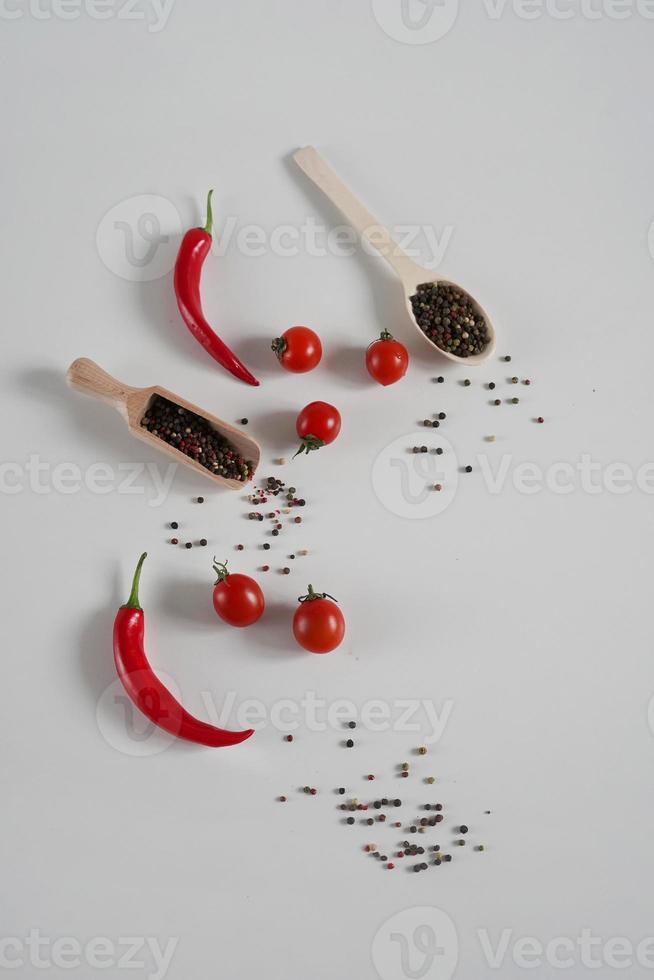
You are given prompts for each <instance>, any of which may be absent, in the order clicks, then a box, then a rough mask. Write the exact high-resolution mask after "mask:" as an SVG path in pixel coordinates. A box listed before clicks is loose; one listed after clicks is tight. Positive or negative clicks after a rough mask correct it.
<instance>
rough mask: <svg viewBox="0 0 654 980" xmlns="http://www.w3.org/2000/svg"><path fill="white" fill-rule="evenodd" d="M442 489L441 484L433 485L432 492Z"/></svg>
mask: <svg viewBox="0 0 654 980" xmlns="http://www.w3.org/2000/svg"><path fill="white" fill-rule="evenodd" d="M442 489H443V485H442V484H441V483H435V484H434V490H442Z"/></svg>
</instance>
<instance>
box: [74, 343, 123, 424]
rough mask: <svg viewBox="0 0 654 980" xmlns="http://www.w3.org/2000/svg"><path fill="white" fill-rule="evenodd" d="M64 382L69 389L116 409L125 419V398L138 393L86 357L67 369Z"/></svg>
mask: <svg viewBox="0 0 654 980" xmlns="http://www.w3.org/2000/svg"><path fill="white" fill-rule="evenodd" d="M66 380H67V381H68V384H69V385H70V387H71V388H75V390H76V391H83V392H84V394H86V395H93V397H94V398H99V399H100V400H101V401H103V402H107V403H108V404H109V405H112V406H113V407H114V408H116V409H118V411H119V412H120V413H121V415H123V416H125V418H127V398H128V396H129V395H131V394H133V393H134V392H135V391H138V389H137V388H132V387H131V386H130V385H125V384H122V383H121V382H120V381H117V380H116V379H115V378H112V377H111V375H110V374H107V372H106V371H103V369H102V368H101V367H100V365H99V364H96V363H95V361H92V360H90V359H89V358H88V357H78V358H77V360H76V361H73V363H72V364H71V366H70V367H69V368H68V372H67V374H66Z"/></svg>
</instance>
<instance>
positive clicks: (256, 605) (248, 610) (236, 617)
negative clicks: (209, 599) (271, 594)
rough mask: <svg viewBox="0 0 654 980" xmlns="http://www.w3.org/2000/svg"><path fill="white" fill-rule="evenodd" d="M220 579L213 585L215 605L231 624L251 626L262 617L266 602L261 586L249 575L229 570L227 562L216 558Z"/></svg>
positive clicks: (217, 572) (217, 610) (218, 611)
mask: <svg viewBox="0 0 654 980" xmlns="http://www.w3.org/2000/svg"><path fill="white" fill-rule="evenodd" d="M213 567H214V570H215V572H216V574H217V576H218V580H217V581H216V584H215V585H214V587H213V607H214V609H215V610H216V612H217V613H218V615H219V616H220V618H221V619H224V620H225V622H226V623H229V625H230V626H251V625H252V623H256V621H257V620H258V619H259V618H260V617H261V614H262V613H263V611H264V609H265V606H266V602H265V599H264V597H263V592H262V591H261V587H260V586H259V584H258V583H257V582H255V581H254V579H253V578H250V576H249V575H238V574H236V575H234V574H233V573H231V572H228V571H227V562H222V563H221V562H217V561H216V560H215V559H214V566H213Z"/></svg>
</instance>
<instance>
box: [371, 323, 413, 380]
mask: <svg viewBox="0 0 654 980" xmlns="http://www.w3.org/2000/svg"><path fill="white" fill-rule="evenodd" d="M408 366H409V353H408V351H407V349H406V347H405V346H404V344H401V343H400V342H399V340H395V339H394V337H393V335H392V334H390V333H389V332H388V330H384V332H383V333H382V334H380V337H379V340H374V341H373V342H372V344H371V345H370V347H369V348H368V350H367V351H366V367H367V368H368V374H369V375H370V376H371V377H373V378H374V379H375V381H378V382H379V384H380V385H393V384H395V382H396V381H399V380H400V378H403V377H404V375H405V374H406V371H407V368H408Z"/></svg>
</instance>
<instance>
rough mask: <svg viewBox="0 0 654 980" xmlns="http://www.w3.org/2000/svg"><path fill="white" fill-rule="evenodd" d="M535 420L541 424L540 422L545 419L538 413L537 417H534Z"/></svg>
mask: <svg viewBox="0 0 654 980" xmlns="http://www.w3.org/2000/svg"><path fill="white" fill-rule="evenodd" d="M536 421H537V422H540V423H541V425H542V423H543V422H544V421H545V419H544V418H543V416H542V415H539V416H538V418H537V419H536Z"/></svg>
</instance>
